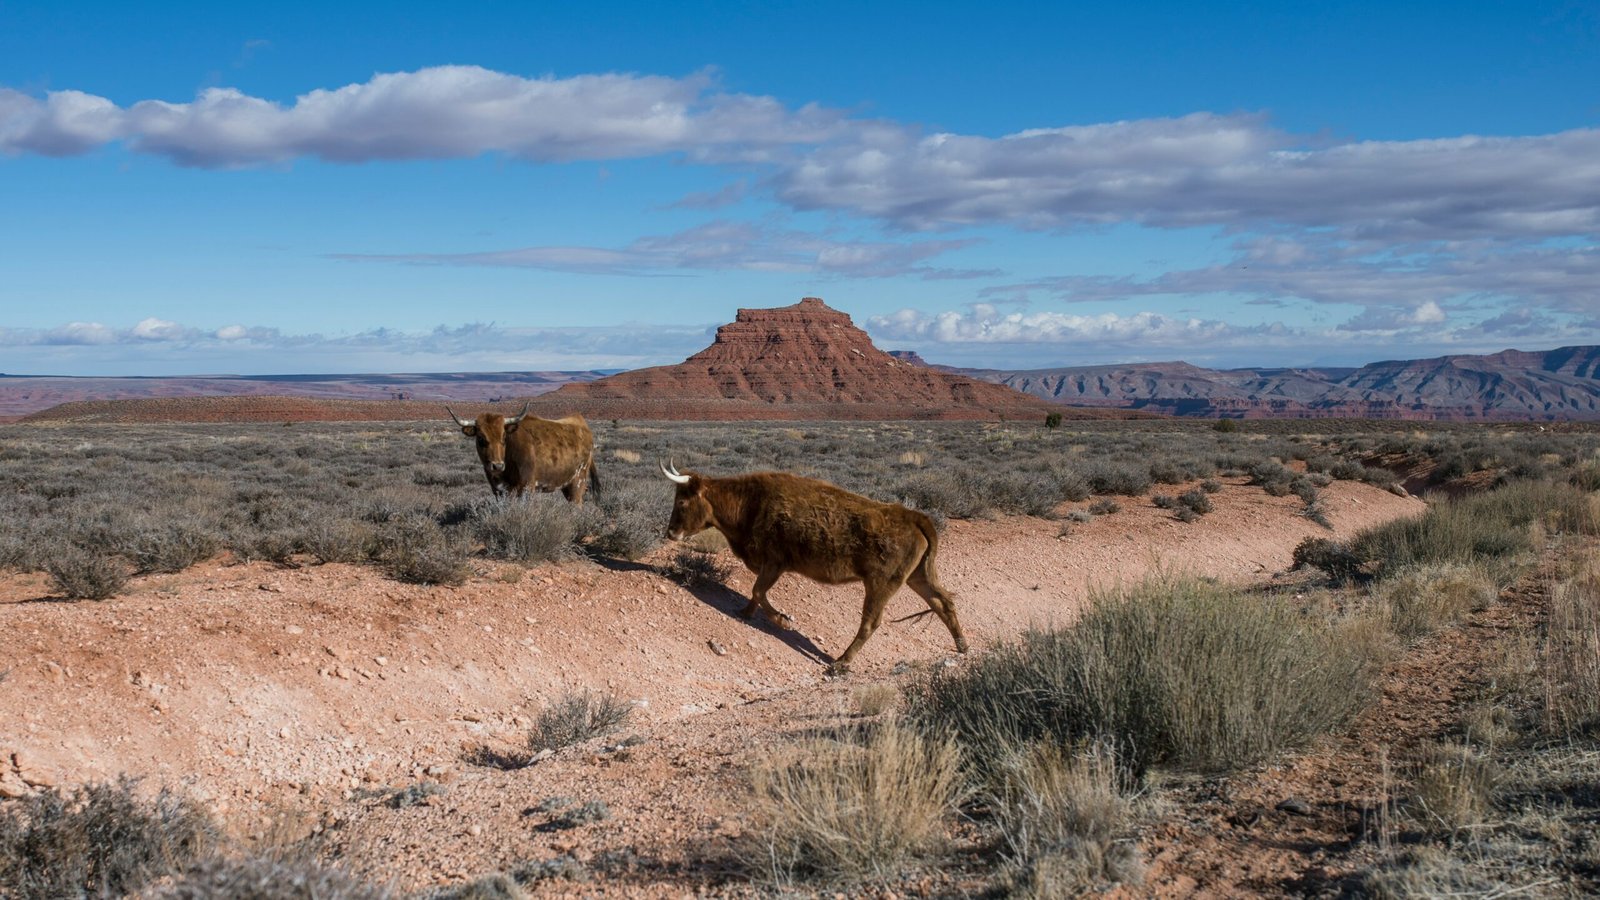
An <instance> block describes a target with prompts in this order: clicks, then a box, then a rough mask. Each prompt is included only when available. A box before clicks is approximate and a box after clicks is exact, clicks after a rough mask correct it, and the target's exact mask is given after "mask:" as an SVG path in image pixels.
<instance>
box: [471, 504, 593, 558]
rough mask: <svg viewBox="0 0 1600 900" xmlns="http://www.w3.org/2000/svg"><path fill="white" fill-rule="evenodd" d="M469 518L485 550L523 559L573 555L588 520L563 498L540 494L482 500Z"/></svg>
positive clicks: (501, 555) (576, 550)
mask: <svg viewBox="0 0 1600 900" xmlns="http://www.w3.org/2000/svg"><path fill="white" fill-rule="evenodd" d="M471 521H472V530H473V533H474V534H475V535H476V536H477V539H478V540H480V541H482V542H483V547H484V552H485V553H486V554H488V555H489V556H490V557H492V558H494V559H506V560H512V561H514V562H522V563H541V562H554V561H558V560H563V559H570V558H572V557H574V556H576V555H577V553H578V539H579V538H581V537H582V536H583V533H584V530H585V528H584V526H585V525H586V524H587V523H586V522H585V516H584V514H583V511H582V510H581V509H579V508H578V507H575V506H573V505H572V504H570V503H568V502H566V500H565V499H563V498H559V497H552V496H539V495H532V496H525V497H503V498H496V499H492V500H485V501H483V502H481V503H480V504H478V505H477V506H475V507H474V508H473V510H472V513H471Z"/></svg>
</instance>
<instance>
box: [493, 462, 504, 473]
mask: <svg viewBox="0 0 1600 900" xmlns="http://www.w3.org/2000/svg"><path fill="white" fill-rule="evenodd" d="M505 470H506V464H505V463H503V462H492V463H489V471H491V472H504V471H505Z"/></svg>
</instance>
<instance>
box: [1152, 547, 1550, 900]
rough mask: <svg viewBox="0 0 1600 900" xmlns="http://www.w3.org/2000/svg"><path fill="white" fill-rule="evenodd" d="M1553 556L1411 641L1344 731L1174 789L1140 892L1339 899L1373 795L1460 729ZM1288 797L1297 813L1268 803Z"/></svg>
mask: <svg viewBox="0 0 1600 900" xmlns="http://www.w3.org/2000/svg"><path fill="white" fill-rule="evenodd" d="M1558 564H1559V561H1558V559H1557V558H1556V555H1555V553H1554V552H1550V551H1547V553H1546V554H1545V558H1544V560H1543V561H1542V564H1541V565H1540V567H1538V568H1537V569H1536V570H1535V571H1533V572H1531V573H1529V574H1528V575H1526V576H1525V577H1523V578H1522V579H1521V580H1519V581H1518V582H1517V584H1515V585H1513V586H1512V587H1511V588H1510V589H1508V590H1506V591H1504V592H1502V594H1501V602H1500V603H1497V604H1495V605H1494V606H1491V607H1489V608H1487V609H1485V610H1483V611H1481V612H1478V613H1475V614H1473V615H1472V616H1470V617H1469V618H1468V619H1467V620H1465V621H1464V622H1462V623H1461V624H1460V625H1458V626H1456V627H1452V628H1447V629H1444V630H1441V631H1439V632H1437V633H1435V634H1433V635H1431V636H1429V637H1427V638H1425V639H1423V640H1422V641H1420V642H1418V643H1417V644H1416V645H1414V646H1412V647H1411V648H1409V649H1408V650H1407V651H1406V652H1405V653H1404V655H1403V656H1402V657H1401V658H1400V659H1399V660H1397V661H1396V662H1395V663H1394V664H1392V665H1391V666H1390V667H1389V668H1388V670H1386V671H1385V673H1384V674H1383V676H1382V678H1381V680H1380V683H1379V695H1378V697H1377V698H1376V702H1375V703H1374V704H1373V705H1372V707H1371V708H1370V709H1368V710H1367V711H1366V712H1364V713H1362V714H1361V716H1360V717H1358V719H1357V720H1356V722H1355V723H1354V724H1353V725H1351V727H1350V728H1349V729H1348V730H1347V731H1346V732H1344V733H1342V734H1340V735H1337V736H1334V737H1331V738H1329V739H1327V740H1326V741H1324V742H1322V743H1321V744H1320V745H1319V746H1318V747H1315V748H1313V749H1312V750H1311V751H1309V752H1306V753H1304V754H1301V755H1298V756H1295V757H1291V758H1289V759H1286V760H1282V761H1280V762H1279V763H1278V764H1275V765H1271V766H1267V767H1265V768H1264V769H1261V770H1256V771H1250V772H1244V773H1240V774H1238V775H1235V776H1232V777H1230V778H1227V779H1224V780H1222V781H1213V782H1207V783H1205V784H1204V785H1198V786H1195V787H1194V788H1191V789H1188V790H1181V791H1179V795H1178V798H1177V799H1176V803H1177V805H1178V808H1179V810H1180V813H1179V815H1177V816H1174V817H1171V818H1169V819H1168V820H1166V821H1165V822H1163V823H1162V824H1161V825H1159V826H1157V827H1156V828H1155V829H1154V830H1153V832H1152V833H1151V834H1149V835H1147V836H1146V838H1145V840H1144V842H1143V849H1144V850H1145V852H1146V854H1147V855H1148V857H1149V858H1150V859H1151V866H1150V871H1149V877H1148V878H1147V880H1146V882H1145V885H1144V892H1143V893H1144V894H1148V895H1152V896H1159V897H1218V898H1222V897H1242V896H1284V895H1297V896H1299V895H1308V894H1309V895H1328V896H1340V895H1341V884H1342V883H1343V882H1344V881H1345V880H1346V879H1348V878H1349V877H1350V876H1352V875H1353V874H1354V873H1356V872H1358V871H1360V870H1362V869H1365V868H1368V867H1370V866H1371V865H1372V864H1373V862H1374V861H1375V860H1376V858H1377V856H1378V845H1377V843H1376V837H1377V834H1376V831H1377V828H1378V824H1377V823H1378V821H1379V819H1378V814H1379V812H1380V805H1381V803H1382V801H1383V798H1384V797H1386V796H1390V797H1392V796H1394V795H1395V794H1396V793H1397V792H1399V793H1403V791H1404V787H1405V785H1404V778H1405V776H1404V772H1405V766H1406V763H1407V762H1409V761H1410V760H1412V759H1414V758H1415V755H1416V752H1417V750H1418V748H1419V747H1420V746H1421V745H1422V744H1423V743H1424V742H1426V741H1435V740H1443V739H1445V738H1447V737H1450V736H1452V735H1453V734H1455V735H1456V736H1457V737H1459V735H1458V734H1456V729H1457V725H1458V723H1459V721H1460V717H1461V712H1462V709H1463V707H1464V705H1465V704H1466V703H1468V702H1469V701H1471V700H1473V699H1474V698H1475V697H1476V696H1477V695H1478V694H1479V692H1480V691H1481V689H1482V687H1483V685H1484V684H1485V682H1486V680H1487V679H1488V678H1490V677H1492V673H1493V672H1494V666H1495V663H1496V662H1497V661H1498V660H1499V659H1500V658H1501V655H1502V654H1503V653H1504V652H1505V649H1506V647H1507V646H1508V642H1509V641H1512V640H1515V639H1516V638H1518V637H1519V636H1522V635H1526V634H1529V633H1531V632H1532V631H1533V629H1534V628H1536V626H1537V623H1538V621H1539V620H1540V619H1541V617H1542V616H1543V615H1544V614H1545V613H1546V610H1547V609H1548V603H1549V597H1550V589H1551V585H1552V583H1553V581H1554V579H1555V575H1554V572H1555V567H1556V566H1557V565H1558ZM1291 798H1293V799H1294V800H1298V801H1300V803H1301V804H1302V808H1301V809H1300V810H1298V811H1296V812H1287V811H1283V810H1280V809H1279V808H1278V807H1279V804H1281V803H1284V802H1285V801H1288V800H1290V799H1291Z"/></svg>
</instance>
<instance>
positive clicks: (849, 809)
mask: <svg viewBox="0 0 1600 900" xmlns="http://www.w3.org/2000/svg"><path fill="white" fill-rule="evenodd" d="M856 737H858V738H860V739H859V740H857V741H840V740H826V739H817V740H808V741H803V742H799V743H795V744H791V745H789V746H786V747H782V748H780V749H778V750H777V751H776V752H774V753H773V754H772V756H771V758H770V759H768V760H767V761H766V762H764V763H763V764H761V765H760V766H759V767H757V768H756V770H755V771H754V773H753V774H752V781H753V787H754V793H753V806H754V808H753V810H752V819H753V827H752V831H751V841H750V843H749V845H748V848H747V852H748V854H749V860H748V861H749V863H750V865H751V868H753V869H755V870H757V871H759V872H761V873H762V874H764V875H766V876H767V877H770V878H771V879H772V880H773V881H775V882H777V883H780V884H787V883H791V882H793V881H795V880H796V879H801V878H809V879H819V880H824V881H847V880H856V879H860V878H865V877H885V876H888V875H890V874H892V873H894V871H895V870H896V869H897V868H898V867H899V866H900V865H901V864H902V863H904V862H905V861H906V860H907V859H908V858H910V857H911V856H913V855H915V854H918V853H921V852H923V851H926V850H928V849H930V848H931V847H932V846H933V845H934V844H935V843H937V842H938V841H939V840H940V838H941V837H942V836H943V819H944V816H945V814H946V813H948V812H949V811H950V810H951V809H952V808H953V806H954V803H955V802H956V799H957V797H958V794H959V791H960V785H961V772H960V751H959V750H958V749H957V747H956V745H955V743H954V741H952V740H950V739H949V738H941V737H930V736H925V735H923V734H921V733H919V732H917V731H915V730H913V729H910V728H907V727H905V726H904V725H902V724H900V723H898V722H893V721H891V722H888V723H884V724H883V725H881V726H880V727H877V728H873V729H871V730H868V731H865V732H863V733H860V734H858V735H856Z"/></svg>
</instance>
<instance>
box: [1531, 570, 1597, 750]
mask: <svg viewBox="0 0 1600 900" xmlns="http://www.w3.org/2000/svg"><path fill="white" fill-rule="evenodd" d="M1543 645H1544V646H1543V648H1542V650H1543V652H1542V654H1541V661H1542V669H1543V671H1542V673H1541V674H1542V678H1541V680H1542V681H1543V687H1544V702H1543V712H1544V724H1545V729H1546V730H1547V731H1549V732H1550V733H1552V734H1560V735H1566V736H1567V737H1569V738H1575V737H1578V736H1580V735H1593V734H1595V733H1596V732H1600V565H1595V564H1592V563H1591V564H1590V565H1589V566H1588V568H1587V569H1586V570H1585V571H1583V572H1581V573H1580V574H1579V575H1578V576H1577V577H1575V578H1572V579H1571V580H1569V581H1566V582H1563V583H1561V584H1559V585H1557V586H1556V588H1555V590H1554V591H1553V593H1552V596H1551V603H1550V617H1549V619H1548V620H1546V622H1545V627H1544V640H1543Z"/></svg>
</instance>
